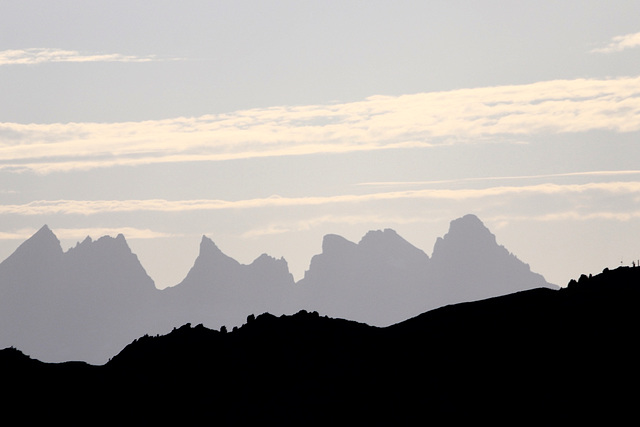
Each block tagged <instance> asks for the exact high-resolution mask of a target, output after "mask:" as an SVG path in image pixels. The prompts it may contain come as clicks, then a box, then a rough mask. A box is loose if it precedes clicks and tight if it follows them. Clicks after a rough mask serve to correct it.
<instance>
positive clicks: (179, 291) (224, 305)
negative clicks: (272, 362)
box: [162, 236, 294, 327]
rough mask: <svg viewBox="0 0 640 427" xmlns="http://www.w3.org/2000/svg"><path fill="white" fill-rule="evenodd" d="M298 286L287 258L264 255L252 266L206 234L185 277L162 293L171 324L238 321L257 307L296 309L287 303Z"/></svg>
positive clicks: (214, 324)
mask: <svg viewBox="0 0 640 427" xmlns="http://www.w3.org/2000/svg"><path fill="white" fill-rule="evenodd" d="M293 286H294V281H293V275H292V274H291V273H290V272H289V268H288V265H287V262H286V261H285V260H284V259H282V258H281V259H275V258H272V257H270V256H268V255H266V254H263V255H261V256H260V257H258V258H256V259H255V260H254V261H253V262H252V263H251V264H249V265H244V264H240V263H239V262H238V261H236V260H235V259H233V258H231V257H229V256H227V255H226V254H224V253H223V252H222V251H221V250H220V249H219V248H218V247H217V246H216V244H215V243H214V242H213V241H212V240H211V239H209V238H208V237H206V236H202V241H201V243H200V253H199V255H198V257H197V258H196V260H195V262H194V265H193V267H192V268H191V269H190V270H189V272H188V274H187V276H186V277H185V278H184V280H183V281H182V282H180V283H179V284H178V285H176V286H173V287H170V288H166V289H164V290H163V291H162V298H163V304H164V307H165V312H166V315H167V317H168V318H169V319H171V320H170V325H171V326H175V325H180V324H183V323H187V322H189V323H203V324H205V325H207V326H208V327H220V326H221V325H228V326H233V325H239V324H241V323H242V321H243V320H244V319H245V318H246V317H247V315H249V314H251V313H255V312H263V311H270V312H272V313H277V314H278V313H279V314H283V313H285V312H293V311H292V310H293V309H294V308H293V306H289V305H288V304H287V302H288V301H289V298H290V296H289V295H288V294H289V293H291V292H292V291H293Z"/></svg>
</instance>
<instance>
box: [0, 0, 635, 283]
mask: <svg viewBox="0 0 640 427" xmlns="http://www.w3.org/2000/svg"><path fill="white" fill-rule="evenodd" d="M638 16H640V2H638V1H615V0H609V1H606V2H605V1H591V0H580V1H562V2H558V1H546V0H536V1H518V2H514V1H454V0H453V1H452V0H449V1H429V2H425V1H401V0H400V1H398V0H396V1H393V2H389V1H340V2H338V1H307V2H300V1H264V0H263V1H233V2H232V1H228V2H224V1H190V0H182V1H179V2H178V1H162V0H154V1H131V0H127V1H120V0H109V1H91V2H87V1H56V2H51V1H29V0H23V1H19V2H17V1H6V0H4V1H0V260H3V259H5V258H6V257H7V256H9V255H10V254H11V253H12V252H13V251H14V250H15V249H16V248H17V247H18V246H19V245H20V244H21V243H22V242H23V241H24V240H26V239H27V238H29V237H30V236H31V235H32V234H33V233H34V232H35V231H37V230H38V229H39V228H40V227H42V226H43V225H44V224H47V225H48V226H49V227H50V228H51V229H52V230H53V231H54V233H55V234H56V235H57V236H58V238H59V239H60V240H61V243H62V245H63V248H64V249H65V250H66V249H68V248H70V247H72V246H74V245H75V244H76V243H77V242H78V241H82V240H83V239H84V237H86V236H87V235H90V236H91V237H92V238H94V239H97V238H98V237H100V236H102V235H111V236H115V235H117V234H118V233H122V234H124V235H125V237H126V238H127V241H128V243H129V246H130V247H131V249H132V250H133V252H134V253H136V254H137V255H138V258H139V259H140V261H141V263H142V265H143V266H144V268H145V269H146V271H147V273H148V274H149V275H150V276H151V277H152V279H153V280H154V281H155V283H156V286H157V287H158V288H164V287H166V286H173V285H176V284H178V283H179V282H180V281H181V280H182V279H183V278H184V277H185V276H186V274H187V272H188V270H189V268H190V267H191V266H192V265H193V262H194V260H195V258H196V256H197V255H198V250H199V243H200V240H201V238H202V235H206V236H207V237H210V238H211V239H212V240H213V241H214V242H215V243H216V244H217V245H218V247H220V249H221V250H222V251H223V252H224V253H226V254H227V255H229V256H231V257H233V258H235V259H237V260H238V261H239V262H241V263H244V264H248V263H250V262H252V261H253V260H254V259H255V258H257V257H258V256H259V255H260V254H262V253H267V254H269V255H271V256H274V257H276V258H280V257H284V258H285V259H286V260H287V262H288V264H289V268H290V270H291V272H292V273H293V275H294V277H295V279H296V280H297V279H300V278H302V276H303V275H304V271H305V270H307V269H308V267H309V262H310V260H311V257H312V256H313V255H315V254H318V253H320V252H321V245H322V238H323V236H324V235H326V234H339V235H341V236H344V237H345V238H347V239H349V240H352V241H354V242H357V241H359V240H360V238H361V237H362V236H363V235H364V234H365V233H366V232H367V231H369V230H378V229H385V228H392V229H394V230H396V231H397V232H398V233H399V234H400V235H401V236H402V237H404V238H405V239H406V240H408V241H409V242H410V243H412V244H413V245H415V246H417V247H418V248H420V249H422V250H424V251H425V252H426V253H427V254H428V255H431V253H432V251H433V245H434V243H435V240H436V238H437V237H441V236H443V235H444V234H445V233H446V232H447V230H448V227H449V223H450V221H452V220H453V219H456V218H458V217H461V216H463V215H465V214H469V213H472V214H475V215H477V216H478V217H479V218H480V219H481V220H482V221H483V222H484V224H485V225H486V226H487V227H488V228H489V229H490V230H491V231H492V232H493V233H494V234H495V235H496V238H497V241H498V243H499V244H501V245H504V246H505V247H506V248H507V249H509V250H510V251H511V252H512V253H514V254H515V255H516V256H518V258H519V259H521V260H523V261H524V262H526V263H528V264H529V265H530V266H531V269H532V270H533V271H535V272H537V273H540V274H542V275H544V276H545V278H546V279H547V280H548V281H549V282H551V283H555V284H558V285H561V286H564V285H566V284H567V283H568V281H569V280H570V279H572V278H577V277H579V276H580V275H581V274H583V273H584V274H590V273H593V274H595V273H598V272H600V271H602V270H603V269H604V268H613V267H616V266H618V265H621V264H623V265H630V264H631V262H632V261H634V260H638V259H640V148H639V143H640V141H639V136H640V21H639V20H638Z"/></svg>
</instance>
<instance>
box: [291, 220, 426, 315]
mask: <svg viewBox="0 0 640 427" xmlns="http://www.w3.org/2000/svg"><path fill="white" fill-rule="evenodd" d="M428 271H429V257H428V256H427V254H425V253H424V252H423V251H422V250H420V249H418V248H416V247H415V246H413V245H411V244H410V243H409V242H407V241H406V240H404V239H403V238H402V237H400V236H399V235H398V234H397V233H396V232H395V231H393V230H390V229H386V230H384V231H370V232H368V233H367V234H366V235H365V236H364V237H363V238H362V239H361V240H360V242H359V243H358V244H355V243H353V242H350V241H348V240H346V239H344V238H343V237H340V236H336V235H327V236H325V238H324V240H323V243H322V253H321V254H319V255H315V256H314V257H313V258H312V259H311V264H310V266H309V270H307V271H306V272H305V275H304V278H303V279H301V280H300V281H299V282H298V286H300V287H301V288H302V289H303V291H302V292H303V295H304V305H305V306H306V308H307V309H308V310H312V311H318V312H319V313H323V314H326V315H328V316H331V317H341V318H347V319H351V320H357V321H360V322H365V323H369V324H371V325H376V326H380V325H388V324H391V323H395V322H398V321H400V320H405V319H407V318H408V317H411V316H414V315H417V314H420V313H422V312H423V311H424V310H423V308H424V307H425V304H424V302H423V301H424V299H425V298H424V294H425V285H426V281H427V278H428Z"/></svg>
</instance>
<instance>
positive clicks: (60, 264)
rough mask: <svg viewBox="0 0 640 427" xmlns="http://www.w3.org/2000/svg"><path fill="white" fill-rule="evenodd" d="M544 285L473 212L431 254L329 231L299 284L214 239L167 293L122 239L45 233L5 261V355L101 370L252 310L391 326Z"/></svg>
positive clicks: (1, 332) (389, 233)
mask: <svg viewBox="0 0 640 427" xmlns="http://www.w3.org/2000/svg"><path fill="white" fill-rule="evenodd" d="M539 287H545V288H551V289H557V288H558V287H557V286H555V285H551V284H549V283H547V282H546V281H545V279H544V278H543V277H542V276H541V275H539V274H536V273H533V272H532V271H531V270H530V268H529V266H528V265H527V264H525V263H523V262H521V261H520V260H518V259H517V258H516V257H515V256H514V255H512V254H510V253H509V251H507V249H505V248H504V247H503V246H500V245H498V244H497V242H496V238H495V236H494V235H493V234H491V232H490V231H489V230H488V229H487V228H486V227H485V226H484V224H483V223H482V222H481V221H480V220H479V219H478V218H477V217H476V216H474V215H466V216H464V217H462V218H458V219H456V220H454V221H452V222H451V224H450V228H449V231H448V233H447V234H446V235H445V236H444V237H442V238H438V239H437V241H436V243H435V246H434V249H433V254H432V256H431V258H430V257H429V256H428V255H427V254H425V253H424V252H423V251H422V250H420V249H418V248H416V247H415V246H413V245H411V244H410V243H409V242H407V241H406V240H404V239H403V238H402V237H400V236H399V235H398V234H397V233H396V232H395V231H393V230H390V229H386V230H382V231H380V230H379V231H370V232H369V233H367V234H366V235H365V236H364V237H363V238H362V240H361V241H360V242H359V243H353V242H350V241H348V240H346V239H344V238H342V237H340V236H336V235H327V236H325V238H324V240H323V244H322V253H321V254H318V255H315V256H314V257H313V258H312V259H311V263H310V267H309V270H308V271H307V272H306V273H305V276H304V278H303V279H301V280H299V281H298V282H297V283H296V282H295V281H294V279H293V276H292V275H291V273H290V272H289V269H288V266H287V262H286V261H285V260H284V259H275V258H272V257H270V256H268V255H266V254H263V255H261V256H260V257H258V258H257V259H256V260H255V261H253V262H252V263H251V264H249V265H244V264H241V263H239V262H238V261H236V260H234V259H233V258H231V257H229V256H227V255H225V254H224V253H223V252H222V251H221V250H220V249H219V248H218V247H217V246H216V244H215V243H214V242H213V241H212V240H211V239H209V238H208V237H206V236H203V237H202V241H201V243H200V253H199V255H198V257H197V259H196V260H195V262H194V265H193V267H192V268H191V270H190V271H189V272H188V274H187V276H186V277H185V278H184V280H183V281H182V282H181V283H179V284H177V285H176V286H173V287H169V288H165V289H163V290H159V289H157V288H156V287H155V284H154V282H153V280H152V279H151V278H150V277H149V276H148V275H147V273H146V272H145V270H144V268H143V267H142V266H141V265H140V262H139V260H138V258H137V256H136V255H135V254H134V253H132V252H131V250H130V248H129V246H128V245H127V242H126V240H125V238H124V236H123V235H121V234H120V235H118V236H116V237H115V238H113V237H109V236H104V237H101V238H99V239H98V240H95V241H94V240H92V239H91V238H90V237H87V238H86V239H85V240H84V241H83V242H80V243H78V244H77V245H76V246H75V247H73V248H71V249H69V250H68V251H66V252H65V251H63V249H62V248H61V245H60V242H59V240H58V238H57V237H56V236H55V234H54V233H53V232H52V231H51V230H50V229H49V228H48V227H47V226H46V225H45V226H44V227H42V228H41V229H40V230H39V231H38V232H37V233H35V234H34V235H33V236H32V237H31V238H29V239H28V240H26V241H25V242H24V243H23V244H22V245H20V246H19V247H18V248H17V249H16V251H15V252H14V253H13V254H12V255H11V256H9V257H8V258H7V259H6V260H5V261H4V262H2V263H0V325H1V327H0V348H5V347H11V346H13V347H16V348H18V349H20V350H21V351H24V352H25V353H26V354H29V355H30V356H32V357H34V358H36V359H38V360H42V361H45V362H65V361H70V360H76V361H85V362H89V363H92V364H103V363H105V362H106V361H107V360H108V358H109V357H112V356H113V355H114V354H116V353H118V352H119V351H120V350H121V349H122V348H123V347H124V346H126V345H127V344H128V343H130V342H131V341H132V340H134V339H136V338H138V337H140V336H142V335H144V334H151V335H156V334H166V333H168V332H169V331H171V330H172V328H174V327H177V326H180V325H184V324H186V323H191V324H194V325H195V324H203V325H204V326H205V327H208V328H213V329H219V328H220V327H221V326H223V325H225V326H226V327H228V328H232V327H233V326H239V325H241V324H242V323H243V322H244V320H245V319H246V317H247V316H248V315H249V314H254V313H264V312H269V313H271V314H273V315H282V314H294V313H296V312H298V311H299V310H307V311H310V312H313V311H317V312H319V313H322V314H323V315H327V316H330V317H335V318H343V319H348V320H354V321H358V322H362V323H367V324H369V325H371V326H380V327H382V326H389V325H391V324H394V323H398V322H401V321H403V320H406V319H408V318H411V317H414V316H416V315H418V314H420V313H423V312H425V311H428V310H432V309H434V308H437V307H442V306H444V305H447V304H454V303H459V302H465V301H474V300H480V299H484V298H489V297H493V296H498V295H505V294H508V293H513V292H517V291H521V290H526V289H534V288H539Z"/></svg>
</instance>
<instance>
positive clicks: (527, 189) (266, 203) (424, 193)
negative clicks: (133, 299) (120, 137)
mask: <svg viewBox="0 0 640 427" xmlns="http://www.w3.org/2000/svg"><path fill="white" fill-rule="evenodd" d="M589 192H602V193H606V194H613V195H615V194H618V195H630V194H635V195H639V194H640V182H638V181H631V182H604V183H587V184H563V185H561V184H551V183H546V184H538V185H529V186H497V187H489V188H482V189H456V190H453V189H421V190H405V191H391V192H378V193H370V194H357V195H353V194H347V195H335V196H317V197H313V196H312V197H280V196H272V197H267V198H257V199H246V200H234V201H231V200H216V199H199V200H163V199H147V200H38V201H33V202H29V203H26V204H20V205H17V204H13V205H0V214H3V215H7V214H10V215H52V214H65V215H95V214H101V213H116V212H137V211H154V212H188V211H206V210H209V211H216V210H230V209H256V208H268V207H276V208H277V207H294V206H320V205H328V204H344V203H366V202H376V201H389V200H400V199H432V200H451V201H464V200H472V199H481V198H487V197H504V196H532V195H568V194H584V193H589Z"/></svg>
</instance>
